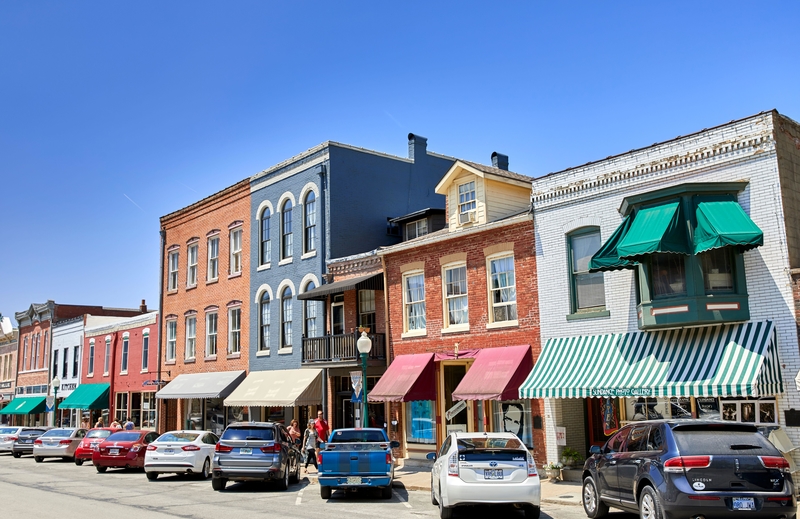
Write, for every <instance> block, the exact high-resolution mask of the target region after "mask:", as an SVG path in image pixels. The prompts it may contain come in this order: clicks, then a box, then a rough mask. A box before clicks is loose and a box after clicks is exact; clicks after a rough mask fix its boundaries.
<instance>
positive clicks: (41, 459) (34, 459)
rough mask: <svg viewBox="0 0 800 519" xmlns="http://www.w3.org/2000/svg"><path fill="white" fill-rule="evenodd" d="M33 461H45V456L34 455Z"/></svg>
mask: <svg viewBox="0 0 800 519" xmlns="http://www.w3.org/2000/svg"><path fill="white" fill-rule="evenodd" d="M33 461H35V462H36V463H41V462H43V461H44V458H42V457H41V456H34V457H33Z"/></svg>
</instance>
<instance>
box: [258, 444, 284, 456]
mask: <svg viewBox="0 0 800 519" xmlns="http://www.w3.org/2000/svg"><path fill="white" fill-rule="evenodd" d="M280 451H281V444H280V443H273V444H272V445H267V446H266V447H261V452H263V453H266V454H271V453H275V452H280Z"/></svg>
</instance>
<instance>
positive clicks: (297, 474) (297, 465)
mask: <svg viewBox="0 0 800 519" xmlns="http://www.w3.org/2000/svg"><path fill="white" fill-rule="evenodd" d="M299 482H300V463H298V462H297V460H294V472H292V475H291V476H289V483H299Z"/></svg>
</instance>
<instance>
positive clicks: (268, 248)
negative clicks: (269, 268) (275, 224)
mask: <svg viewBox="0 0 800 519" xmlns="http://www.w3.org/2000/svg"><path fill="white" fill-rule="evenodd" d="M270 216H272V213H271V212H270V210H269V207H267V208H266V209H264V212H263V213H261V265H266V264H267V263H269V260H270V257H271V256H272V242H270V240H269V219H270Z"/></svg>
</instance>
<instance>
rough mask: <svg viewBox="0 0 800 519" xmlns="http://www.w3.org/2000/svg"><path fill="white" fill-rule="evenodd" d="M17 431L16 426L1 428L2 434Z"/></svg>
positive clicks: (0, 432)
mask: <svg viewBox="0 0 800 519" xmlns="http://www.w3.org/2000/svg"><path fill="white" fill-rule="evenodd" d="M15 432H17V428H16V427H4V428H2V429H0V434H14V433H15Z"/></svg>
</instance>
